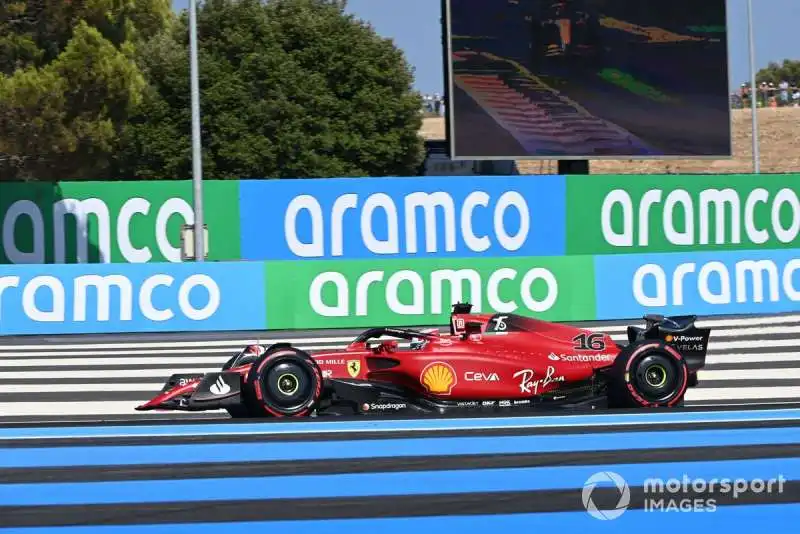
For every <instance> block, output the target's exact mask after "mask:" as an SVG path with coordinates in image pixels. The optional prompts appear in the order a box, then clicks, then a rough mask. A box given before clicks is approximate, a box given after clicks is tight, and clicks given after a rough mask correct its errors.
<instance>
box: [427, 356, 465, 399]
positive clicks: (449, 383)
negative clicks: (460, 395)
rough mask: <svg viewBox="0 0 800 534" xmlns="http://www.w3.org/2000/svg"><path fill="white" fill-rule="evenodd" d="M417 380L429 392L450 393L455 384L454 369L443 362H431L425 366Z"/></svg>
mask: <svg viewBox="0 0 800 534" xmlns="http://www.w3.org/2000/svg"><path fill="white" fill-rule="evenodd" d="M419 381H420V382H421V383H422V385H423V386H425V388H426V389H427V390H428V391H430V392H431V393H435V394H437V395H450V393H451V392H452V391H453V386H455V385H456V371H455V369H453V366H452V365H450V364H449V363H445V362H432V363H429V364H428V365H426V366H425V369H423V370H422V373H421V374H420V376H419Z"/></svg>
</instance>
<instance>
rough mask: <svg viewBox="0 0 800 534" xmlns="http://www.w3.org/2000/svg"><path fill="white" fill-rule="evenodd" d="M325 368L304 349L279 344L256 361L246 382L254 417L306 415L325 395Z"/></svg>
mask: <svg viewBox="0 0 800 534" xmlns="http://www.w3.org/2000/svg"><path fill="white" fill-rule="evenodd" d="M322 383H323V381H322V371H321V370H320V368H319V366H318V365H317V362H315V361H314V359H313V358H312V357H311V356H309V355H308V354H307V353H305V352H303V351H302V350H298V349H295V348H292V347H276V348H274V349H270V350H268V351H267V352H265V353H264V354H262V355H261V356H260V357H259V358H258V360H256V361H255V363H253V366H252V368H251V369H250V372H249V373H248V375H247V380H246V384H245V389H246V391H247V394H246V402H247V404H248V408H249V411H250V413H251V414H253V415H254V416H265V415H266V416H273V417H303V416H307V415H309V414H311V412H313V410H314V408H316V406H317V404H318V403H319V399H320V396H321V395H322Z"/></svg>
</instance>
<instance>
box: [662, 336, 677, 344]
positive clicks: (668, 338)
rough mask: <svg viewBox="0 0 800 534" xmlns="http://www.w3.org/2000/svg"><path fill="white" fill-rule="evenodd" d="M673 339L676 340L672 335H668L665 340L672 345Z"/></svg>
mask: <svg viewBox="0 0 800 534" xmlns="http://www.w3.org/2000/svg"><path fill="white" fill-rule="evenodd" d="M673 339H675V338H673V337H672V335H671V334H667V337H665V338H664V341H666V342H667V343H672V340H673Z"/></svg>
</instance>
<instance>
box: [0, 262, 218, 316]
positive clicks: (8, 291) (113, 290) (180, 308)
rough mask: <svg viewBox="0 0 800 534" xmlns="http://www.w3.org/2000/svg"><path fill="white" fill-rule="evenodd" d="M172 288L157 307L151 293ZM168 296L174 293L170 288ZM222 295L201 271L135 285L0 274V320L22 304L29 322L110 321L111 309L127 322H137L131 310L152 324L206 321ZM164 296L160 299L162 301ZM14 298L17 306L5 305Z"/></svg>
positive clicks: (115, 279)
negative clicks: (201, 296)
mask: <svg viewBox="0 0 800 534" xmlns="http://www.w3.org/2000/svg"><path fill="white" fill-rule="evenodd" d="M173 287H177V299H176V302H174V303H173V304H172V305H168V306H167V307H161V308H159V307H157V306H156V304H154V293H155V292H156V291H157V290H158V291H164V292H165V293H167V289H165V288H173ZM193 291H198V292H204V293H205V297H206V298H205V299H204V300H205V302H204V303H203V304H202V305H198V302H197V301H195V302H192V299H191V294H192V292H193ZM112 294H113V295H115V296H116V295H118V296H119V298H118V300H117V301H116V304H117V305H116V306H112ZM169 294H170V296H173V294H174V291H171V292H169ZM68 295H69V296H70V297H71V302H70V301H69V299H68ZM89 295H92V296H95V298H90V296H89ZM220 298H221V295H220V288H219V286H218V285H217V283H216V282H215V281H214V279H213V278H211V277H210V276H208V275H205V274H194V275H191V276H188V277H187V278H186V279H185V280H178V279H176V278H174V277H172V276H170V275H167V274H156V275H153V276H150V277H149V278H146V279H144V280H143V281H142V282H141V283H140V284H138V287H135V286H134V284H133V283H132V282H131V281H130V280H129V279H128V278H127V277H126V276H124V275H120V274H115V275H107V276H100V275H85V276H77V277H75V278H74V279H72V280H71V281H67V282H66V283H65V281H62V280H61V279H59V278H57V277H55V276H36V277H33V278H31V279H29V280H27V281H25V282H24V283H23V280H22V278H20V277H19V276H3V277H0V321H2V320H3V315H4V314H5V313H7V311H8V310H9V309H11V310H19V309H20V308H21V311H22V313H23V314H24V315H25V316H26V317H27V318H28V319H29V320H30V321H33V322H37V323H63V322H66V321H69V322H79V323H80V322H87V321H97V322H108V321H111V320H112V309H113V310H114V311H116V312H118V315H117V317H118V318H119V320H120V321H126V322H127V321H133V320H135V319H134V310H135V309H137V310H138V312H139V314H140V315H141V316H142V317H144V318H145V319H146V320H148V321H153V322H165V321H169V320H171V319H173V318H175V317H176V316H178V315H179V314H180V316H182V317H184V318H187V319H190V320H192V321H204V320H206V319H209V318H210V317H212V316H213V315H214V314H215V313H216V312H217V310H218V309H219V306H220ZM165 300H166V299H164V298H162V299H160V302H162V303H163V302H164V301H165ZM199 300H200V301H202V300H203V299H199ZM14 301H16V303H17V304H16V306H9V304H10V303H12V302H14ZM43 303H47V304H46V305H45V304H43ZM92 308H93V309H92ZM90 312H91V313H90ZM115 315H116V314H115Z"/></svg>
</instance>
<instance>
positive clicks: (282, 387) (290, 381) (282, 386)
mask: <svg viewBox="0 0 800 534" xmlns="http://www.w3.org/2000/svg"><path fill="white" fill-rule="evenodd" d="M298 389H300V379H298V378H297V376H295V374H294V373H284V374H282V375H280V376H279V377H278V392H279V393H280V394H281V395H286V396H287V397H290V396H292V395H294V394H295V393H297V390H298Z"/></svg>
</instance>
